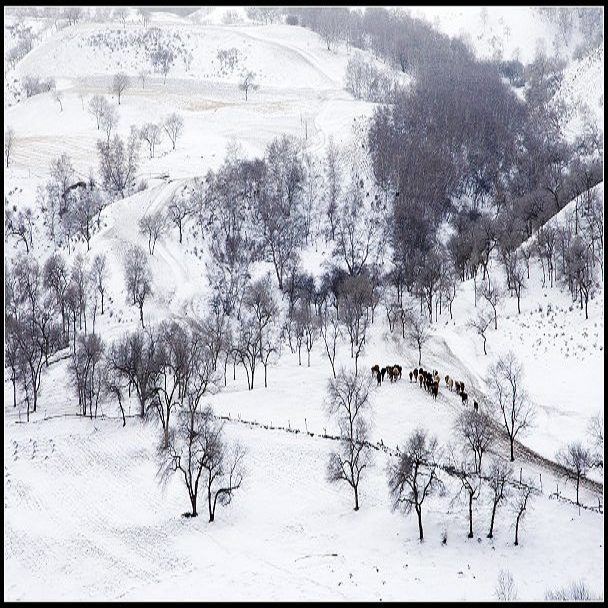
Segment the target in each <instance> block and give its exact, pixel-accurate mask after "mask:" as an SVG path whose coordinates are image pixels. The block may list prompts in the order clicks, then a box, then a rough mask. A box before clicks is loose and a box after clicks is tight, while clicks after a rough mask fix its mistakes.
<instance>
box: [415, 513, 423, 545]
mask: <svg viewBox="0 0 608 608" xmlns="http://www.w3.org/2000/svg"><path fill="white" fill-rule="evenodd" d="M416 515H418V532H419V533H420V541H423V540H424V531H423V529H422V509H421V508H419V507H416Z"/></svg>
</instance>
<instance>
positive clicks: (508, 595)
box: [494, 569, 517, 602]
mask: <svg viewBox="0 0 608 608" xmlns="http://www.w3.org/2000/svg"><path fill="white" fill-rule="evenodd" d="M494 594H495V595H496V599H497V600H498V601H500V602H511V601H513V600H516V599H517V587H516V586H515V581H514V579H513V575H512V574H511V572H510V571H509V570H504V569H503V570H501V571H500V572H499V573H498V581H497V582H496V589H495V591H494Z"/></svg>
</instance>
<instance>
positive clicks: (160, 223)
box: [137, 210, 167, 255]
mask: <svg viewBox="0 0 608 608" xmlns="http://www.w3.org/2000/svg"><path fill="white" fill-rule="evenodd" d="M137 225H138V226H139V232H140V234H143V235H144V236H147V237H148V251H149V252H150V255H154V247H156V241H157V240H158V239H159V238H160V237H161V236H163V235H164V234H165V232H166V230H167V220H166V218H165V215H164V213H163V212H162V211H160V210H159V211H155V212H154V213H151V214H149V215H144V216H142V217H141V218H140V220H139V221H138V222H137Z"/></svg>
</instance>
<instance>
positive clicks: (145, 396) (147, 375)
mask: <svg viewBox="0 0 608 608" xmlns="http://www.w3.org/2000/svg"><path fill="white" fill-rule="evenodd" d="M144 255H145V254H144ZM107 360H108V370H109V373H110V374H111V378H112V381H113V382H114V383H115V384H117V386H121V385H122V382H121V381H126V382H127V383H128V384H127V386H128V390H129V396H130V395H131V389H132V388H134V389H135V392H136V394H137V399H138V401H139V406H140V412H139V413H140V416H141V417H142V418H143V417H144V416H145V414H146V411H147V409H148V407H147V406H148V404H149V402H150V399H152V397H153V395H154V387H155V386H156V384H157V380H156V378H157V376H158V373H159V343H158V336H157V334H156V332H153V331H143V330H137V331H134V332H132V333H130V334H126V335H124V336H122V337H121V338H119V339H118V340H116V341H115V342H113V344H112V346H111V348H110V351H109V353H108V357H107Z"/></svg>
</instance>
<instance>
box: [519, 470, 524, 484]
mask: <svg viewBox="0 0 608 608" xmlns="http://www.w3.org/2000/svg"><path fill="white" fill-rule="evenodd" d="M522 470H523V467H519V483H521V473H522Z"/></svg>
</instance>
